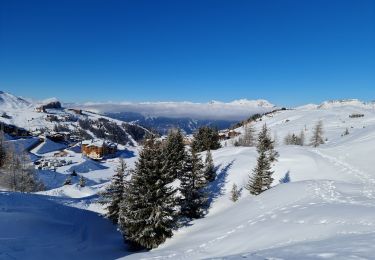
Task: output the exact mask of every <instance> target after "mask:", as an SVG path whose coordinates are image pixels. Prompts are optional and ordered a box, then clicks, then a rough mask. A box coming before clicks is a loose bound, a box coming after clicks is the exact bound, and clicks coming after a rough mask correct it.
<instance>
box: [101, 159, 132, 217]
mask: <svg viewBox="0 0 375 260" xmlns="http://www.w3.org/2000/svg"><path fill="white" fill-rule="evenodd" d="M126 170H127V166H126V162H125V160H124V159H123V158H122V157H120V158H119V162H118V166H117V168H116V173H115V174H114V175H113V177H112V181H111V184H110V185H109V186H108V188H107V189H106V190H105V191H104V192H102V193H101V194H100V195H101V201H100V202H101V203H102V204H105V205H106V207H105V209H106V212H107V213H106V214H105V216H106V217H107V218H109V219H110V220H112V222H113V224H117V223H118V219H119V212H120V204H121V202H122V201H123V195H124V185H125V174H126Z"/></svg>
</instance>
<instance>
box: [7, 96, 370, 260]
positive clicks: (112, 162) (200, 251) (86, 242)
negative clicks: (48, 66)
mask: <svg viewBox="0 0 375 260" xmlns="http://www.w3.org/2000/svg"><path fill="white" fill-rule="evenodd" d="M238 102H239V103H246V101H238ZM214 103H215V104H214V105H219V104H218V102H214ZM9 107H11V106H9ZM6 109H7V111H9V114H11V113H13V114H11V116H12V119H1V120H15V121H14V122H17V123H23V124H24V125H25V127H26V126H30V125H34V126H35V127H37V124H38V122H39V121H38V120H40V122H39V123H40V124H43V125H46V123H45V120H44V119H42V118H41V117H40V115H41V114H40V113H36V112H33V110H32V109H30V108H29V107H28V106H25V107H24V108H17V109H13V108H12V107H11V108H10V109H9V108H6ZM22 109H24V110H23V111H24V112H23V113H24V114H22V113H21V115H20V114H16V112H17V111H21V110H22ZM7 113H8V112H7ZM17 113H18V112H17ZM25 113H29V114H27V115H26V114H25ZM32 113H35V114H32ZM353 114H360V115H362V114H363V117H358V118H355V117H354V118H353V117H349V116H350V115H353ZM34 116H35V118H34ZM37 116H39V117H37ZM86 116H89V117H90V118H99V117H100V116H99V115H96V114H94V113H87V115H86ZM32 118H34V119H32ZM30 119H32V120H31V121H28V120H30ZM17 120H18V121H17ZM43 120H44V121H43ZM318 120H322V122H323V128H324V132H325V133H324V136H325V137H326V138H327V142H326V144H324V145H322V146H320V147H318V148H313V147H310V146H303V147H301V146H285V145H284V144H283V139H284V137H285V136H286V135H287V134H288V133H296V134H299V132H300V131H301V130H302V131H304V133H305V135H306V140H308V139H309V138H310V137H311V134H312V129H313V127H314V125H315V123H316V122H317V121H318ZM116 122H117V121H116ZM118 122H119V123H120V122H121V121H118ZM264 123H266V124H267V125H268V126H269V127H270V128H271V133H272V134H274V135H275V136H277V140H278V145H277V147H276V149H277V150H278V151H279V153H280V157H279V161H278V162H277V163H276V164H275V166H274V168H273V170H274V172H275V173H274V179H275V181H274V183H273V188H272V189H270V190H268V191H266V192H264V193H263V194H261V195H259V196H257V197H254V196H251V195H249V194H248V191H247V190H245V189H243V187H244V186H245V184H246V182H247V180H248V176H249V174H251V170H252V169H253V168H254V166H255V163H256V156H257V153H256V150H255V148H252V147H235V146H233V145H232V142H231V141H227V142H226V146H225V147H223V148H221V149H219V150H216V151H213V152H212V153H213V158H214V162H215V165H216V166H217V167H218V171H217V174H218V176H217V179H216V180H215V181H214V182H213V183H211V184H210V187H209V190H210V201H211V207H210V208H209V211H208V213H207V215H206V216H205V217H204V218H202V219H198V220H194V221H192V222H191V223H189V225H187V226H186V227H183V228H180V229H179V230H176V231H175V234H174V236H173V237H172V238H171V239H168V240H167V241H166V243H165V244H163V245H161V246H160V247H159V248H157V249H154V250H151V251H150V252H139V253H134V252H132V253H129V252H127V251H126V247H125V246H124V244H123V243H122V242H121V236H120V235H119V233H118V232H117V231H116V230H115V228H114V227H113V226H111V225H110V224H109V223H108V222H107V221H106V220H103V219H102V218H101V217H99V216H98V215H97V213H90V212H88V211H85V210H83V209H88V210H91V211H95V212H103V209H102V208H101V206H100V205H98V203H97V193H98V192H100V191H101V190H103V189H104V188H105V186H106V185H107V181H108V180H109V179H110V177H111V176H112V174H113V172H114V168H115V167H116V163H117V159H116V158H113V159H109V160H106V161H105V162H101V163H94V162H92V161H88V160H86V159H85V158H82V156H81V155H80V154H79V151H75V149H74V147H73V148H71V149H69V150H67V151H68V154H67V155H66V157H64V159H65V160H72V164H71V165H66V166H62V167H59V168H58V169H57V172H53V171H51V170H43V171H41V174H40V176H41V178H42V180H44V181H45V182H46V183H47V184H48V185H47V187H48V189H49V190H47V191H44V192H40V193H39V194H40V195H39V196H37V195H30V194H24V195H22V194H14V193H0V219H1V221H0V230H2V231H1V232H0V240H1V241H2V242H1V243H0V259H3V258H4V259H14V258H16V259H17V258H19V259H41V258H42V259H43V256H45V255H48V256H49V257H50V256H51V258H57V259H67V258H71V259H115V258H125V259H210V258H219V259H322V258H331V259H373V257H374V255H375V247H374V244H375V229H374V227H375V218H374V216H375V172H374V170H373V154H374V147H375V109H374V105H373V104H372V103H363V102H360V101H356V100H350V101H331V102H325V103H323V104H321V105H307V106H303V107H299V108H297V109H294V110H287V111H278V112H275V113H272V114H269V115H267V116H264V117H263V118H262V120H261V121H258V122H256V123H255V128H256V129H258V130H259V129H260V128H261V126H262V125H263V124H264ZM47 125H48V124H47ZM346 129H348V130H349V135H345V136H343V135H342V134H343V133H344V132H345V130H346ZM236 130H237V131H240V132H243V131H244V129H243V128H238V129H236ZM224 143H225V142H223V144H224ZM43 145H46V144H41V145H40V146H38V147H36V148H35V150H33V151H34V152H37V151H40V149H42V148H44V146H43ZM48 147H50V145H47V148H48ZM56 149H57V148H56ZM129 149H130V148H129ZM123 152H124V155H125V158H126V162H127V163H128V165H129V166H130V167H132V166H133V165H134V161H135V160H136V156H137V147H135V148H131V149H130V150H123ZM38 154H39V153H38ZM40 155H41V156H43V157H45V158H52V157H53V152H51V153H46V154H40ZM203 156H204V153H203ZM73 169H75V170H76V172H77V173H78V174H79V175H81V176H83V177H84V178H85V179H86V181H87V185H86V187H79V186H78V185H77V182H78V180H79V176H76V177H74V178H73V183H74V184H73V185H67V186H62V182H63V181H64V180H65V177H66V176H67V174H70V173H71V172H72V170H73ZM286 173H289V175H290V178H291V182H290V183H285V184H279V179H281V178H282V177H284V176H285V174H286ZM234 183H235V184H237V185H238V186H239V187H241V188H242V194H241V197H240V199H239V201H237V202H236V203H234V202H232V201H231V200H230V198H229V196H230V190H231V188H232V185H233V184H234ZM41 195H44V196H41ZM68 206H69V207H68ZM12 221H13V222H12ZM57 248H58V250H57ZM56 251H58V252H59V254H58V255H56V254H54V252H56Z"/></svg>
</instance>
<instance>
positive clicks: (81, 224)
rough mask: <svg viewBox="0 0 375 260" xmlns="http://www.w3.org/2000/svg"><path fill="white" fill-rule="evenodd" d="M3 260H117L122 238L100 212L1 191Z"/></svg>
mask: <svg viewBox="0 0 375 260" xmlns="http://www.w3.org/2000/svg"><path fill="white" fill-rule="evenodd" d="M0 219H1V221H0V230H1V234H0V239H1V243H0V259H5V260H7V259H115V258H118V257H120V256H124V255H126V254H127V253H126V251H125V249H124V244H123V242H122V237H121V235H120V234H119V233H118V232H116V228H115V226H113V225H112V224H111V223H110V222H109V221H108V220H106V219H103V218H102V217H100V216H98V214H97V213H93V212H90V211H86V210H82V209H77V208H72V207H68V206H64V205H61V204H60V203H56V202H55V201H54V200H53V198H51V197H46V196H38V195H31V194H20V193H8V192H0Z"/></svg>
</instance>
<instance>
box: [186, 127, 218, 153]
mask: <svg viewBox="0 0 375 260" xmlns="http://www.w3.org/2000/svg"><path fill="white" fill-rule="evenodd" d="M220 147H221V144H220V141H219V132H218V131H217V129H216V128H212V127H209V126H203V127H200V128H199V129H198V131H197V132H196V133H195V134H194V139H193V142H192V144H191V148H192V150H193V151H194V152H197V153H199V152H203V151H206V150H209V149H210V150H216V149H219V148H220Z"/></svg>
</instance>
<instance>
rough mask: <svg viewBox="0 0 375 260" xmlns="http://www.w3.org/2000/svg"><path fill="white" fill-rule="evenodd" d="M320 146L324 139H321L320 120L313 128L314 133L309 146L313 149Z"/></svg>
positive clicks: (321, 126)
mask: <svg viewBox="0 0 375 260" xmlns="http://www.w3.org/2000/svg"><path fill="white" fill-rule="evenodd" d="M321 144H324V138H323V122H322V121H321V120H320V121H318V123H317V124H316V125H315V127H314V132H313V135H312V137H311V145H312V146H314V147H318V146H319V145H321Z"/></svg>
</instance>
